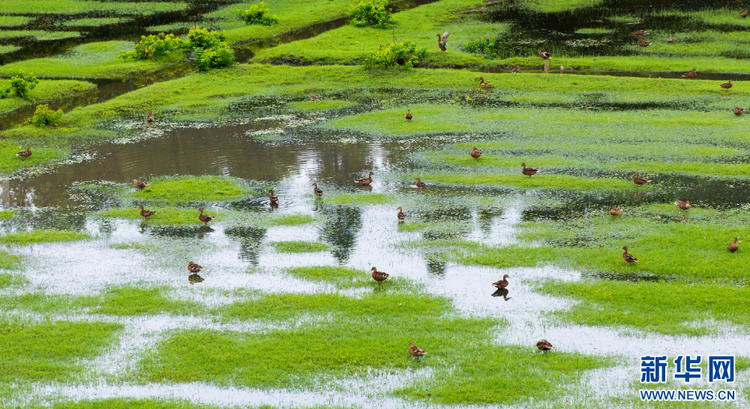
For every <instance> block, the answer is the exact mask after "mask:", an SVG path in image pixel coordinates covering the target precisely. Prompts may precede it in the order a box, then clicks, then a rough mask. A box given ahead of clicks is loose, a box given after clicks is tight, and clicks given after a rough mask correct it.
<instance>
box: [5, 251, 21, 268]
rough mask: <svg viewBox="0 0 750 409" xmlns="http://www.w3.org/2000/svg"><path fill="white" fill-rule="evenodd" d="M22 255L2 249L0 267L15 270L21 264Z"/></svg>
mask: <svg viewBox="0 0 750 409" xmlns="http://www.w3.org/2000/svg"><path fill="white" fill-rule="evenodd" d="M20 260H21V259H20V257H18V256H16V255H13V254H10V253H8V252H7V251H4V250H0V269H3V270H14V269H16V268H18V267H19V266H20Z"/></svg>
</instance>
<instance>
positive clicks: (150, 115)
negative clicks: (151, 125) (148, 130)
mask: <svg viewBox="0 0 750 409" xmlns="http://www.w3.org/2000/svg"><path fill="white" fill-rule="evenodd" d="M146 122H154V113H153V112H151V111H148V115H146Z"/></svg>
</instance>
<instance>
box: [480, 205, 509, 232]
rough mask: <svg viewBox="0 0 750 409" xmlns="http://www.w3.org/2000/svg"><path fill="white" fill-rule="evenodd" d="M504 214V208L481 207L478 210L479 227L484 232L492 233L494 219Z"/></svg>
mask: <svg viewBox="0 0 750 409" xmlns="http://www.w3.org/2000/svg"><path fill="white" fill-rule="evenodd" d="M502 214H503V211H502V209H497V208H490V209H481V210H479V211H478V212H477V216H478V217H477V221H478V222H479V229H480V230H482V232H483V233H484V234H487V235H489V234H490V233H492V219H494V218H495V217H498V216H500V215H502Z"/></svg>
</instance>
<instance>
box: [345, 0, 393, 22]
mask: <svg viewBox="0 0 750 409" xmlns="http://www.w3.org/2000/svg"><path fill="white" fill-rule="evenodd" d="M387 4H388V0H363V1H360V2H359V4H358V5H356V6H354V5H353V6H352V7H351V11H350V12H349V22H350V23H352V25H355V26H357V27H375V28H386V27H388V26H389V25H391V24H394V23H395V22H394V21H393V18H392V17H391V14H390V13H389V12H388V10H386V8H385V6H386V5H387Z"/></svg>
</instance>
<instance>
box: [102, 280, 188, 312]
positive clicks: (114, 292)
mask: <svg viewBox="0 0 750 409" xmlns="http://www.w3.org/2000/svg"><path fill="white" fill-rule="evenodd" d="M91 307H92V312H94V313H99V314H109V315H154V314H163V313H170V314H193V313H196V312H199V311H201V309H202V307H201V305H200V304H197V303H194V302H190V301H182V300H173V299H170V298H169V297H168V296H167V295H166V289H164V288H138V287H122V288H114V289H111V290H109V291H107V292H106V293H105V294H104V295H103V296H102V297H101V299H100V300H99V301H98V302H94V303H93V305H92V306H91Z"/></svg>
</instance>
